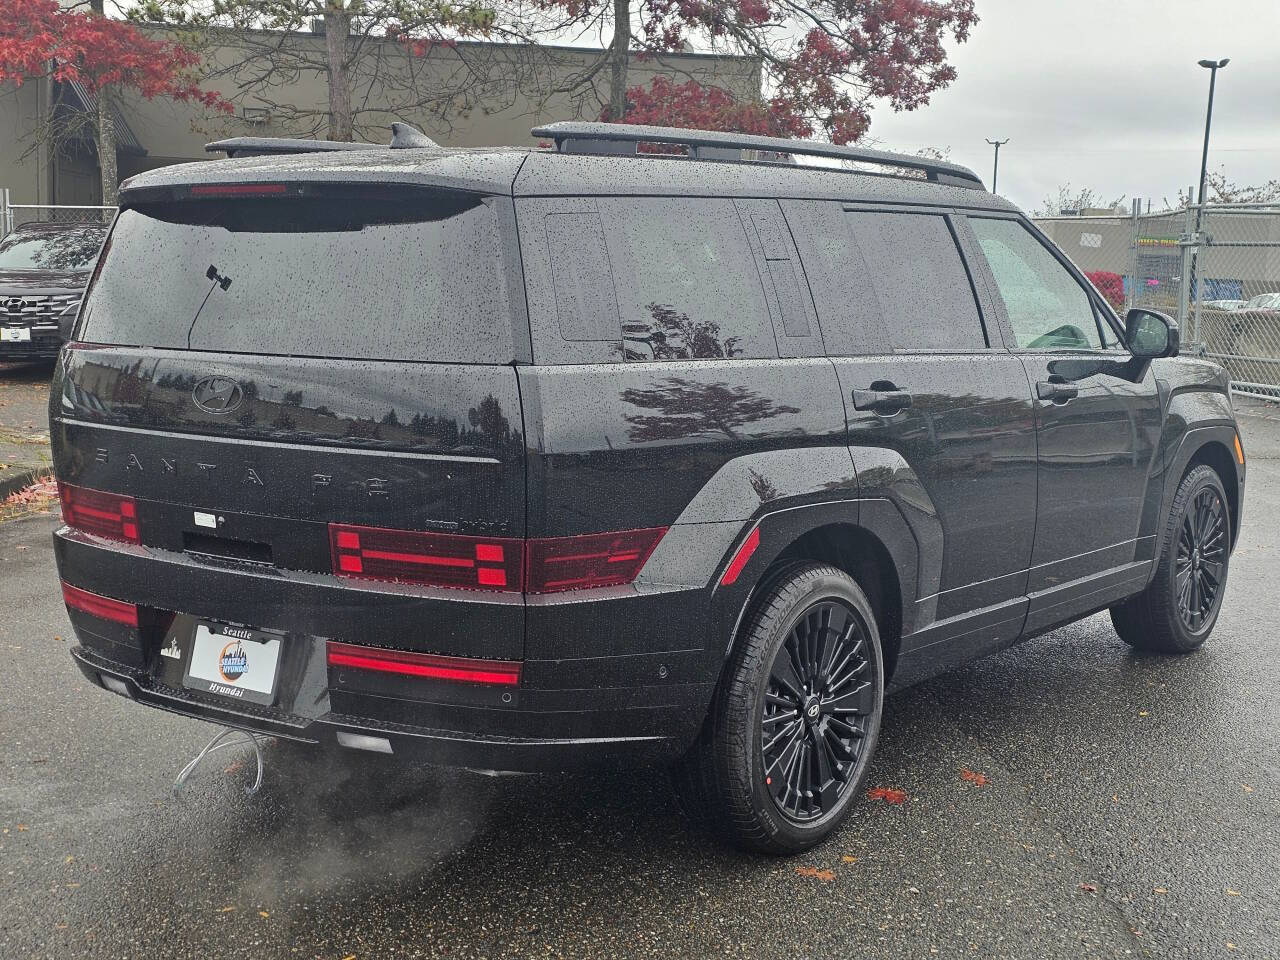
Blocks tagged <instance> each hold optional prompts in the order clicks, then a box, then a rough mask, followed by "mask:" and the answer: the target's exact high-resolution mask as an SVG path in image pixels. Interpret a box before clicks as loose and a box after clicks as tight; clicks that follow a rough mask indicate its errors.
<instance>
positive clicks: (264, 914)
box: [258, 910, 271, 920]
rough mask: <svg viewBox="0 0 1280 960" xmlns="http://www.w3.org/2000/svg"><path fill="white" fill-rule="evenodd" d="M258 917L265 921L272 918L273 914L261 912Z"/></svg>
mask: <svg viewBox="0 0 1280 960" xmlns="http://www.w3.org/2000/svg"><path fill="white" fill-rule="evenodd" d="M258 916H260V917H261V918H262V919H263V920H265V919H267V917H269V916H271V914H269V913H267V911H265V910H259V911H258Z"/></svg>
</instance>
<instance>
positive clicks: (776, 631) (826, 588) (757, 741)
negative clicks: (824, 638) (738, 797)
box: [736, 569, 884, 851]
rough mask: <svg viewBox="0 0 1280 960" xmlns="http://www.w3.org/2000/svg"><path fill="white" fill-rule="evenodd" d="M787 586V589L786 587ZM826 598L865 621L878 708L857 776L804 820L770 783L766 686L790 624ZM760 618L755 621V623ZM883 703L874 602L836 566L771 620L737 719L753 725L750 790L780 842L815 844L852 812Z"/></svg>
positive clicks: (795, 845) (796, 846) (754, 805)
mask: <svg viewBox="0 0 1280 960" xmlns="http://www.w3.org/2000/svg"><path fill="white" fill-rule="evenodd" d="M784 589H785V588H784ZM823 600H835V601H837V602H840V603H843V604H844V605H845V606H846V607H848V608H849V609H850V610H851V611H852V612H853V613H854V614H855V615H856V616H857V617H858V618H859V619H860V620H861V625H862V628H863V630H864V632H865V634H866V636H867V638H868V641H869V642H868V644H867V646H868V659H869V660H870V661H871V663H872V666H873V668H874V673H875V681H874V682H875V707H874V710H873V711H872V714H871V716H870V718H869V720H868V723H867V729H866V735H865V736H864V737H863V741H862V749H861V751H860V753H859V756H858V764H857V767H856V768H855V771H854V776H853V780H852V781H851V782H850V784H849V786H848V787H846V788H845V792H844V794H843V796H842V797H841V798H840V803H839V805H838V806H837V807H836V808H835V809H834V810H832V811H830V812H828V813H825V814H823V815H822V816H821V817H819V818H818V819H816V820H813V821H810V822H806V823H803V824H799V823H796V822H794V821H792V820H791V819H789V818H788V817H786V816H785V815H784V814H783V813H782V812H781V811H780V810H779V809H778V807H777V804H776V803H775V802H774V799H773V796H772V795H771V793H770V792H769V788H768V786H767V785H766V784H765V775H764V758H763V756H762V754H761V737H762V731H761V728H760V720H761V717H762V715H763V710H764V699H765V691H766V690H767V688H768V682H769V673H770V670H771V669H772V666H773V661H774V658H775V657H776V656H777V654H778V651H779V649H780V648H781V647H782V645H783V643H784V642H785V640H786V638H787V636H788V634H789V633H790V632H791V629H792V628H793V627H794V626H795V624H796V622H797V621H798V620H799V618H800V617H801V616H802V615H803V614H804V613H805V611H807V610H808V609H809V607H811V606H812V605H813V604H814V603H817V602H819V601H823ZM757 625H758V621H757V622H755V623H753V627H754V626H757ZM883 708H884V657H883V654H882V652H881V649H880V634H879V631H878V630H877V629H876V621H875V615H874V613H873V612H872V609H871V604H870V603H869V602H868V601H867V599H866V596H865V595H864V594H863V592H862V590H861V589H859V588H858V586H857V584H856V583H855V582H854V581H853V580H852V578H850V577H848V576H847V575H845V574H843V573H840V572H839V571H836V570H834V569H830V570H827V571H824V572H822V573H821V574H820V575H819V576H817V577H816V578H815V579H814V580H813V581H812V582H811V583H809V584H807V585H806V588H805V589H804V590H803V592H801V593H799V594H798V595H797V596H796V597H794V598H793V599H792V601H791V603H790V607H789V609H788V611H787V615H786V616H785V617H781V618H779V620H778V621H777V622H776V623H774V624H773V625H772V629H771V631H770V636H769V639H768V643H767V645H766V646H765V647H764V650H763V654H762V657H761V659H760V661H759V664H758V667H757V669H756V670H755V676H754V677H753V678H752V682H751V685H750V688H749V695H748V699H747V707H746V711H745V716H743V717H739V718H736V719H737V721H738V722H739V723H741V722H745V723H748V724H750V733H751V735H750V737H749V738H747V739H746V742H747V743H748V744H749V756H748V757H746V758H742V759H745V760H746V765H747V769H746V770H744V771H741V774H742V775H743V776H745V778H746V780H747V784H748V785H749V789H750V803H751V807H752V809H753V810H754V811H755V814H756V816H757V817H758V819H759V821H760V823H761V825H762V826H763V827H764V828H765V830H766V831H767V832H768V833H769V834H770V836H771V837H772V838H773V839H774V841H775V842H777V843H779V844H781V845H783V846H785V847H787V848H790V849H794V850H797V851H798V850H801V849H804V848H805V847H808V846H812V845H813V844H815V843H818V842H819V841H821V840H822V839H823V838H825V837H826V836H827V835H828V834H829V833H830V832H831V831H832V830H833V829H835V827H836V826H837V825H838V824H839V822H840V821H841V820H842V819H843V818H844V817H845V816H846V815H847V814H848V812H849V809H850V808H851V807H852V805H853V803H854V801H855V800H856V798H857V797H858V795H859V794H860V793H861V789H862V784H863V783H864V781H865V780H866V777H867V772H868V769H869V767H870V762H871V759H872V758H873V757H874V755H875V750H876V744H877V742H878V741H879V738H880V721H881V717H882V714H883Z"/></svg>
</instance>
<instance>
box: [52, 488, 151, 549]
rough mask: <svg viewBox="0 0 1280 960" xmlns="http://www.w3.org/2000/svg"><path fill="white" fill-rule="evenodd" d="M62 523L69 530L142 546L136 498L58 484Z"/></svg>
mask: <svg viewBox="0 0 1280 960" xmlns="http://www.w3.org/2000/svg"><path fill="white" fill-rule="evenodd" d="M58 496H59V498H60V499H61V501H62V520H63V522H64V523H66V525H67V526H69V527H75V528H76V529H77V530H83V531H84V532H85V533H94V534H97V535H98V536H100V537H109V538H110V539H112V540H123V541H125V542H126V543H141V542H142V538H141V537H140V536H139V534H138V505H137V504H136V503H135V502H134V499H133V497H126V496H123V495H121V494H118V493H103V492H102V491H100V490H90V489H88V488H87V487H77V486H73V485H72V484H70V483H60V484H58Z"/></svg>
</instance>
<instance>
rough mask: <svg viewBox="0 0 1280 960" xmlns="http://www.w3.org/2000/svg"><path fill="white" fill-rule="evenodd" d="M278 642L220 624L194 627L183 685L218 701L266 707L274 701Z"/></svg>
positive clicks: (271, 635)
mask: <svg viewBox="0 0 1280 960" xmlns="http://www.w3.org/2000/svg"><path fill="white" fill-rule="evenodd" d="M279 665H280V638H279V637H278V636H275V635H273V634H269V633H263V632H261V631H258V630H247V629H244V628H242V627H229V626H224V625H222V624H214V623H198V624H196V633H195V638H194V640H193V641H192V644H191V660H190V661H189V662H188V664H187V672H186V676H185V677H184V679H183V683H184V685H185V686H186V687H187V688H188V689H190V690H203V691H205V692H207V693H216V694H217V695H218V696H221V697H231V698H233V699H236V700H247V701H249V702H250V703H261V704H266V705H268V706H269V705H270V704H271V703H272V701H273V700H275V692H276V675H277V673H278V672H279Z"/></svg>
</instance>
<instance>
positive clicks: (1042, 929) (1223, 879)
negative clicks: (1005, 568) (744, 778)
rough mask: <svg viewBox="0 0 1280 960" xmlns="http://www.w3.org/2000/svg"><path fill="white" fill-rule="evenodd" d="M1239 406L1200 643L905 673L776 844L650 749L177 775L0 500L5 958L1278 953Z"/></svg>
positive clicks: (1268, 606)
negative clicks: (801, 818) (683, 790)
mask: <svg viewBox="0 0 1280 960" xmlns="http://www.w3.org/2000/svg"><path fill="white" fill-rule="evenodd" d="M47 376H48V368H47V367H46V368H43V370H42V371H41V370H38V369H36V370H33V369H32V368H25V367H23V368H11V369H8V370H4V369H2V368H0V435H3V437H4V438H6V440H7V441H11V443H10V445H11V446H12V447H13V448H14V449H18V448H21V449H22V451H26V452H31V451H34V452H35V455H36V456H37V462H38V454H39V451H40V450H41V449H42V448H41V446H40V444H41V440H40V439H39V438H40V437H41V435H42V431H43V430H44V429H45V424H44V422H43V420H42V419H41V417H43V395H42V393H41V391H42V389H43V386H42V384H43V380H42V378H47ZM1238 406H1239V412H1240V413H1241V424H1242V432H1243V436H1244V442H1245V449H1246V454H1247V456H1248V457H1249V480H1248V490H1247V499H1246V505H1245V511H1244V518H1245V525H1244V529H1243V532H1242V534H1241V539H1240V542H1239V546H1238V547H1237V550H1236V552H1235V555H1234V557H1233V561H1232V571H1231V579H1230V588H1229V592H1228V596H1227V599H1226V605H1225V608H1224V611H1223V614H1222V619H1221V620H1220V622H1219V625H1218V627H1217V631H1216V633H1215V634H1214V637H1213V638H1212V640H1211V641H1210V642H1209V644H1208V645H1207V646H1206V647H1205V648H1204V649H1203V650H1201V651H1200V652H1198V653H1197V654H1194V655H1192V656H1189V657H1185V658H1177V659H1170V658H1164V657H1154V656H1146V655H1140V654H1136V653H1134V652H1132V651H1131V650H1129V649H1128V648H1127V647H1125V646H1124V645H1123V644H1122V643H1120V641H1119V640H1118V639H1117V638H1116V636H1115V633H1114V631H1113V630H1112V629H1111V625H1110V622H1109V620H1108V619H1107V618H1106V617H1105V616H1100V617H1094V618H1091V619H1089V620H1087V621H1084V622H1082V623H1079V624H1076V625H1073V626H1071V627H1069V628H1066V629H1063V630H1059V631H1057V632H1056V633H1054V634H1052V635H1050V636H1047V637H1043V638H1040V639H1038V640H1034V641H1031V642H1029V643H1026V644H1023V645H1021V646H1019V647H1016V648H1014V649H1011V650H1008V651H1006V652H1004V653H1002V654H1000V655H997V656H993V657H990V658H987V659H985V660H982V661H979V662H977V663H975V664H973V665H971V666H969V667H966V668H964V669H961V670H957V671H954V672H952V673H949V674H946V675H945V676H942V677H940V678H938V679H935V680H933V681H931V682H928V683H925V684H922V685H920V686H918V687H916V688H913V689H911V690H909V691H907V692H905V693H902V694H899V695H897V696H895V697H893V698H892V699H891V700H890V701H889V702H888V706H887V711H886V716H885V722H884V734H883V737H882V741H881V746H880V752H879V755H878V759H877V760H876V763H875V765H874V768H873V771H872V775H871V781H870V783H871V784H872V785H873V786H882V787H889V788H894V789H897V790H901V791H903V792H904V793H905V800H904V802H902V803H901V804H894V803H890V802H886V800H884V799H870V798H866V799H864V800H863V801H862V802H861V804H860V806H859V807H858V808H857V809H856V810H855V812H854V815H853V816H852V817H851V818H850V821H849V822H848V824H847V825H846V826H845V827H844V828H843V829H842V830H841V831H840V832H839V833H838V834H837V835H836V836H835V838H834V839H833V840H831V841H830V842H828V843H826V844H825V845H823V846H821V847H819V848H818V849H816V850H813V851H811V852H810V853H808V854H806V855H804V856H802V857H800V858H798V859H795V860H770V859H763V858H754V857H749V856H746V855H743V854H739V853H735V852H732V851H729V850H726V849H725V848H723V847H721V846H718V845H716V844H715V843H713V842H711V841H709V840H707V839H706V838H705V837H703V836H702V835H701V834H699V833H697V832H696V831H695V830H694V829H693V828H692V827H690V826H689V825H688V823H687V822H686V821H685V820H684V819H683V818H682V816H681V814H680V813H679V811H678V808H677V805H676V803H675V800H674V798H673V796H672V793H671V790H670V788H669V786H668V783H667V780H666V777H665V774H664V773H663V772H662V771H658V770H631V771H609V772H603V773H600V774H597V775H593V776H586V775H583V776H563V777H518V778H517V777H511V778H500V779H495V778H490V777H484V776H480V775H476V774H470V773H466V772H452V771H433V770H427V769H413V770H408V771H404V770H397V769H394V768H380V769H378V770H376V771H375V772H374V773H373V774H372V775H369V773H368V771H367V770H364V769H361V770H359V771H354V770H349V769H343V768H333V769H330V770H328V771H326V772H325V773H324V774H323V775H318V776H317V778H316V779H315V780H313V781H311V782H306V783H298V782H296V781H291V780H286V779H284V778H282V777H281V776H279V775H278V771H276V770H275V768H273V766H272V763H271V760H270V758H268V766H267V771H266V782H265V785H264V787H263V790H262V792H261V793H260V794H259V795H258V796H256V797H252V798H251V797H246V796H245V795H244V794H243V791H242V787H243V786H244V785H245V784H246V783H248V782H249V780H250V779H251V775H252V765H251V764H250V763H248V762H247V760H248V755H247V754H245V753H243V752H236V753H234V754H232V755H230V756H227V754H220V755H219V757H227V759H225V760H221V761H214V762H212V763H211V764H210V765H209V766H208V767H207V769H202V771H200V772H198V773H197V774H196V775H195V777H194V778H193V780H192V782H191V784H190V785H189V787H188V789H187V790H186V791H185V792H184V793H183V794H182V795H181V796H180V797H179V798H177V799H175V798H174V797H173V796H172V795H171V793H170V787H171V785H172V782H173V779H174V776H175V775H176V773H177V772H178V770H179V769H180V768H181V767H182V765H183V764H184V763H185V762H186V761H187V760H188V759H189V758H190V757H191V756H192V755H193V754H194V753H195V752H196V751H197V750H199V748H200V747H201V746H203V744H204V743H205V741H207V740H208V738H209V737H210V736H211V735H212V733H213V732H214V731H215V728H214V727H212V726H211V725H209V724H205V723H202V722H199V721H195V720H189V719H185V718H181V717H177V716H172V715H168V714H165V713H162V712H159V711H154V710H147V709H144V708H141V707H139V706H136V705H134V704H131V703H129V702H127V701H125V700H124V699H121V698H119V697H115V696H112V695H110V694H108V693H106V692H105V691H102V690H99V689H96V688H94V687H93V686H91V685H90V684H89V683H88V681H86V680H84V679H83V678H82V677H81V675H80V673H79V671H78V670H77V669H76V668H75V667H74V666H73V664H72V662H71V659H70V657H69V656H68V653H67V648H68V646H69V644H70V640H69V636H68V635H69V630H70V627H69V623H68V621H67V617H66V614H65V611H64V608H63V605H62V601H61V598H60V596H59V595H58V592H57V589H56V584H57V579H56V574H55V571H54V565H53V553H52V547H51V543H50V537H49V534H50V532H51V531H52V530H53V529H54V527H55V525H56V524H57V522H58V520H57V518H56V516H54V515H52V514H41V513H35V514H33V515H29V516H25V517H22V518H18V519H9V520H5V521H3V522H0V610H3V611H4V613H5V615H4V616H3V617H2V618H0V665H2V666H0V830H2V831H3V833H0V953H2V954H3V955H4V956H6V957H7V956H30V957H59V958H63V957H78V956H86V957H88V956H93V957H136V958H141V957H149V956H165V957H170V956H172V957H221V956H227V957H233V956H234V957H244V956H254V957H276V956H280V957H304V958H309V957H320V958H334V960H339V958H352V957H354V958H358V960H365V958H373V957H389V956H396V957H401V956H403V957H420V956H421V957H427V956H449V957H492V956H553V957H598V956H609V957H630V956H634V957H706V956H749V957H794V958H810V957H811V958H820V957H822V958H825V957H832V958H834V957H849V958H854V957H933V956H941V957H962V956H979V957H1009V958H1019V960H1021V958H1048V957H1064V958H1066V957H1069V958H1079V957H1127V956H1133V957H1145V956H1150V957H1170V958H1173V957H1187V958H1192V957H1194V958H1200V957H1219V956H1221V957H1258V958H1264V957H1276V956H1280V883H1278V881H1280V657H1278V656H1277V641H1276V628H1277V626H1278V625H1280V596H1278V595H1277V590H1276V588H1275V573H1276V570H1277V569H1280V407H1277V406H1274V405H1272V406H1268V405H1265V404H1261V403H1241V404H1239V405H1238ZM33 437H34V438H36V439H34V440H32V439H30V438H33ZM24 455H25V453H24ZM3 462H4V461H3V460H2V459H0V463H3ZM1098 495H1099V496H1105V491H1101V490H1100V491H1099V492H1098Z"/></svg>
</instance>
